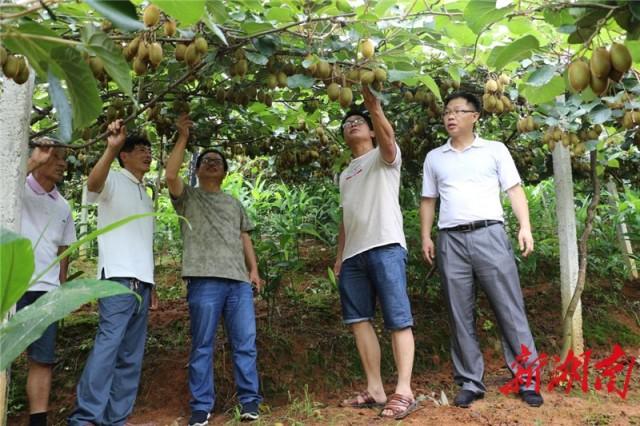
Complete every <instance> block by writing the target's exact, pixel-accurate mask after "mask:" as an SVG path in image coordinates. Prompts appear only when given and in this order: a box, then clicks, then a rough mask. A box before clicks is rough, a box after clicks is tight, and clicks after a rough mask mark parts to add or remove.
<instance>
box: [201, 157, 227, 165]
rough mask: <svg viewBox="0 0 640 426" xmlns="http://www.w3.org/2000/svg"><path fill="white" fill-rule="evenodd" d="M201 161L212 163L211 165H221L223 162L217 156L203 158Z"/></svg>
mask: <svg viewBox="0 0 640 426" xmlns="http://www.w3.org/2000/svg"><path fill="white" fill-rule="evenodd" d="M202 162H203V163H204V164H207V165H208V164H212V165H213V164H215V165H217V166H221V165H222V164H224V162H223V161H222V160H221V159H219V158H203V159H202Z"/></svg>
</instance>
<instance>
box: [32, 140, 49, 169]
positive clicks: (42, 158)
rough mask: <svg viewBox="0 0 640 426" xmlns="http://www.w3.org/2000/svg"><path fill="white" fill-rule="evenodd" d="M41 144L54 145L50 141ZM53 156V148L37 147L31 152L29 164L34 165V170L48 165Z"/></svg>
mask: <svg viewBox="0 0 640 426" xmlns="http://www.w3.org/2000/svg"><path fill="white" fill-rule="evenodd" d="M40 143H41V144H42V145H53V144H52V143H51V142H48V141H42V142H40ZM52 155H53V146H36V147H35V148H34V149H33V151H31V157H29V162H30V163H31V164H32V169H36V168H38V167H40V166H44V165H45V164H47V162H48V161H49V160H50V159H51V156H52Z"/></svg>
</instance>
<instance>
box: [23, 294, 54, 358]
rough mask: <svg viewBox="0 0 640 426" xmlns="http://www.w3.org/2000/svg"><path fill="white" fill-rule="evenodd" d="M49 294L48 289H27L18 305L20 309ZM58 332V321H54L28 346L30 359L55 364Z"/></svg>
mask: <svg viewBox="0 0 640 426" xmlns="http://www.w3.org/2000/svg"><path fill="white" fill-rule="evenodd" d="M45 294H47V292H46V291H27V292H25V293H24V294H23V295H22V297H21V298H20V300H18V303H17V305H16V309H17V310H18V311H19V310H21V309H24V308H26V307H27V306H29V305H31V304H32V303H34V302H35V301H36V300H38V299H39V298H41V297H42V296H44V295H45ZM57 332H58V322H57V321H56V322H54V323H52V324H51V325H50V326H49V327H47V329H46V330H45V331H44V333H42V336H40V337H39V338H38V340H35V341H34V342H33V343H32V344H30V345H29V347H28V348H27V356H28V357H29V359H30V360H32V361H35V362H37V363H40V364H47V365H53V364H55V363H56V334H57Z"/></svg>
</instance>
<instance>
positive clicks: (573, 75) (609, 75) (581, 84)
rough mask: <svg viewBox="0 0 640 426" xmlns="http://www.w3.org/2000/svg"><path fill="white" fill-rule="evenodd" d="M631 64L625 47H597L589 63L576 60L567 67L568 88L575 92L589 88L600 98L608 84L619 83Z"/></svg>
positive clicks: (615, 44) (616, 44)
mask: <svg viewBox="0 0 640 426" xmlns="http://www.w3.org/2000/svg"><path fill="white" fill-rule="evenodd" d="M631 64H632V59H631V53H630V52H629V49H627V47H626V46H625V45H623V44H619V43H613V44H612V45H611V48H610V49H607V48H606V47H603V46H601V47H598V48H596V49H595V50H594V51H593V53H592V54H591V58H590V59H589V63H587V62H586V61H584V60H583V59H577V60H575V61H573V62H572V63H571V64H570V65H569V68H568V69H567V77H568V80H569V86H571V89H573V90H574V91H576V92H581V91H583V90H584V89H586V88H587V87H591V90H593V93H595V94H596V95H598V96H602V95H604V94H605V93H606V92H607V89H608V88H609V82H610V81H613V82H619V81H620V80H621V79H622V77H623V76H624V75H625V74H626V73H627V71H629V69H630V68H631Z"/></svg>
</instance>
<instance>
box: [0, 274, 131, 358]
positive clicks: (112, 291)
mask: <svg viewBox="0 0 640 426" xmlns="http://www.w3.org/2000/svg"><path fill="white" fill-rule="evenodd" d="M127 293H129V294H134V295H135V293H134V292H132V291H131V290H129V289H128V288H127V287H125V286H123V285H122V284H120V283H116V282H113V281H99V280H90V279H80V280H75V281H70V282H68V283H65V284H63V285H62V286H60V287H59V288H57V289H55V290H52V291H50V292H48V293H47V294H45V295H44V296H42V297H41V298H39V299H38V300H36V301H35V302H34V303H33V304H31V305H29V306H28V307H26V308H24V309H21V310H20V311H18V312H17V313H16V314H15V315H14V316H12V317H11V318H10V319H9V320H8V321H6V322H5V323H3V324H2V325H0V346H2V357H1V359H0V369H1V370H4V369H6V368H7V367H8V366H9V365H10V364H11V362H12V361H13V360H14V359H15V358H16V357H17V356H18V355H20V354H21V353H22V352H23V351H24V350H25V349H26V348H27V346H29V345H30V344H31V343H32V342H33V341H35V340H36V339H38V338H39V337H40V336H41V335H42V333H44V331H45V329H46V328H47V327H48V326H49V325H50V324H52V323H53V322H55V321H58V320H60V319H62V318H64V317H65V316H67V315H68V314H69V313H71V312H72V311H74V310H76V309H77V308H79V307H80V306H82V305H84V304H85V303H87V302H90V301H92V300H95V299H98V298H102V297H108V296H115V295H117V294H127ZM136 296H137V295H136Z"/></svg>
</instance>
